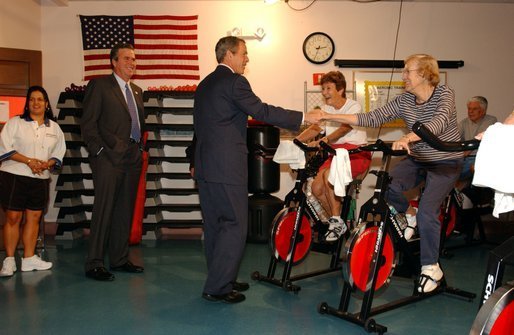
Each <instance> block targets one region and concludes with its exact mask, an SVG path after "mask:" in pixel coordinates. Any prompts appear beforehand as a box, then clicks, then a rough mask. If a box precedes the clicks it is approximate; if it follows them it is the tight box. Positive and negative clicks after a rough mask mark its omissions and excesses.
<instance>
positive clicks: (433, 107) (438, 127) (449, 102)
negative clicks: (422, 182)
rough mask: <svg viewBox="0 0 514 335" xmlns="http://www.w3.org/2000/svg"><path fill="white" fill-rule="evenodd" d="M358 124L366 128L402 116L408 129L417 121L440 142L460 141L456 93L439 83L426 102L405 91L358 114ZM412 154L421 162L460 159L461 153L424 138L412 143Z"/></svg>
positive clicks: (377, 125)
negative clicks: (440, 149) (417, 100)
mask: <svg viewBox="0 0 514 335" xmlns="http://www.w3.org/2000/svg"><path fill="white" fill-rule="evenodd" d="M357 118H358V124H359V126H363V127H379V126H380V125H382V124H383V123H386V122H389V121H392V120H395V119H402V120H403V121H404V122H405V124H406V125H407V127H408V129H412V126H413V125H414V123H415V122H416V121H419V122H421V123H422V124H424V125H425V126H426V127H427V128H428V129H429V130H430V131H431V132H432V133H434V135H435V136H437V137H438V138H439V139H440V140H441V141H451V142H455V141H460V140H461V139H460V134H459V130H458V127H457V110H456V108H455V93H454V92H453V90H452V89H451V88H449V87H448V86H445V85H440V86H437V87H436V88H435V89H434V92H433V93H432V96H431V97H430V98H429V99H428V100H427V101H426V102H424V103H422V104H417V103H416V96H415V95H414V94H412V93H409V92H405V93H403V94H402V95H400V96H398V97H396V98H395V99H393V100H392V101H391V102H389V103H388V104H386V105H385V106H383V107H380V108H377V109H375V110H374V111H371V112H369V113H361V114H357ZM410 150H411V156H412V157H413V158H414V159H415V160H417V161H420V162H431V161H439V160H444V159H458V158H462V157H463V153H462V152H443V151H438V150H436V149H434V148H432V147H431V146H429V145H428V144H427V143H426V142H424V141H418V142H416V143H412V144H411V147H410Z"/></svg>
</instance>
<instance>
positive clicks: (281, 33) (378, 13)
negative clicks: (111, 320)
mask: <svg viewBox="0 0 514 335" xmlns="http://www.w3.org/2000/svg"><path fill="white" fill-rule="evenodd" d="M0 1H2V2H3V3H5V2H7V1H8V0H0ZM9 2H10V3H11V1H9ZM12 3H14V2H12ZM29 3H31V1H29V0H23V1H17V2H16V5H14V4H11V5H10V6H9V7H6V6H2V14H0V22H1V23H0V24H1V26H0V27H2V30H1V32H0V44H3V42H4V40H5V41H8V42H10V43H11V45H9V46H10V47H20V48H29V47H28V45H29V42H30V45H32V44H34V45H36V44H37V38H36V37H31V35H33V34H34V29H31V30H30V31H26V30H24V29H22V28H23V27H25V26H29V27H31V26H32V25H33V22H37V19H36V20H35V21H34V20H33V19H32V13H31V12H30V11H28V9H30V8H29V7H30V5H29ZM291 3H292V5H293V6H296V7H298V6H300V5H301V4H304V3H307V2H305V1H295V2H291ZM18 4H20V5H18ZM13 6H22V8H21V7H20V8H18V9H16V10H13V9H12V7H13ZM41 6H42V7H41V8H42V17H41V43H40V44H41V49H42V51H43V80H44V85H45V87H46V89H47V90H48V91H49V94H50V98H51V100H52V102H53V104H54V106H55V103H56V102H57V98H58V95H59V92H61V91H62V90H63V89H64V88H65V87H66V86H69V85H70V84H71V83H72V82H73V83H75V84H82V81H81V78H82V51H81V35H80V22H79V18H78V15H79V14H83V15H95V14H106V15H131V14H148V15H156V14H171V15H193V14H198V15H199V49H200V50H199V53H200V75H201V77H202V78H203V77H205V76H206V75H207V74H208V73H209V72H210V71H212V69H213V68H214V67H215V65H216V64H215V57H214V45H215V43H216V41H217V40H218V39H219V38H220V37H222V36H224V35H226V33H227V31H229V30H231V29H232V28H234V27H241V28H242V29H243V33H244V34H245V35H246V34H251V33H253V32H254V31H255V29H256V28H257V27H263V28H264V30H265V31H266V37H265V39H264V40H263V41H262V42H257V41H249V42H248V43H247V46H248V49H249V57H250V63H249V65H248V67H247V71H248V73H247V77H248V78H249V81H250V83H251V84H252V87H253V89H254V91H255V92H256V93H257V94H258V95H259V96H260V97H261V98H262V99H263V100H264V101H266V102H269V103H272V104H277V105H281V106H284V107H288V108H294V109H299V110H302V109H303V83H304V81H307V82H308V85H309V87H312V79H311V78H312V73H316V72H326V71H329V70H333V69H335V67H334V65H333V63H332V62H329V63H327V64H325V65H313V64H310V63H309V62H307V61H306V60H305V59H304V57H303V54H302V51H301V47H302V43H303V40H304V38H305V37H306V36H307V35H308V34H309V33H311V32H314V31H323V32H326V33H328V34H329V35H330V36H332V38H333V39H334V41H335V43H336V53H335V57H334V59H392V57H393V52H394V42H395V34H396V29H397V22H398V11H399V8H400V3H399V2H373V3H357V2H350V1H318V2H316V3H315V4H314V5H313V6H312V7H310V8H309V9H307V10H305V11H301V12H297V11H293V10H291V9H290V8H289V7H288V6H287V5H286V4H285V3H284V2H280V3H277V4H275V5H266V4H264V3H263V1H126V2H113V1H98V2H91V1H88V2H86V1H70V2H69V6H67V7H59V6H57V5H55V3H54V2H53V1H50V0H41ZM5 8H7V11H9V12H8V14H4V10H5ZM36 12H37V11H36ZM9 13H12V15H11V14H9ZM7 16H9V20H10V21H9V22H10V23H11V24H12V28H11V26H7V28H9V34H8V35H9V37H10V38H6V37H4V35H6V32H5V30H4V29H5V27H6V26H5V23H4V20H5V19H6V18H7ZM10 16H13V17H14V18H12V19H11V18H10ZM36 17H37V13H36ZM29 18H30V21H29ZM20 22H21V23H22V24H20ZM33 38H34V39H35V41H31V40H32V39H33ZM16 40H18V41H19V43H18V44H16V43H13V41H16ZM513 41H514V5H513V4H502V3H496V4H477V3H461V2H457V3H455V2H453V3H440V2H426V3H420V2H416V3H412V2H408V3H404V4H403V13H402V20H401V28H400V34H399V39H398V48H397V53H396V55H397V56H396V58H397V59H403V58H404V57H406V56H408V55H410V54H412V53H419V52H423V53H429V54H432V55H434V56H435V57H436V58H438V59H440V60H464V62H465V66H464V67H462V68H460V69H450V70H448V83H449V85H450V86H451V87H453V88H454V89H455V92H456V99H457V108H458V113H459V119H461V118H464V117H465V116H466V106H465V105H466V100H467V99H468V98H469V97H470V96H473V95H484V96H486V97H487V98H488V99H489V102H490V107H489V113H490V114H493V115H496V116H497V117H498V118H499V119H503V118H505V117H506V115H507V114H508V113H510V112H511V111H512V109H513V102H514V99H513V93H514V82H513V79H514V66H513V60H514V43H513ZM342 71H343V73H344V74H345V76H346V77H347V79H348V81H351V78H352V70H347V69H343V70H342ZM192 83H194V82H191V81H171V80H168V81H158V82H156V81H140V82H138V84H139V85H140V86H142V87H143V88H146V87H148V86H154V85H157V84H158V85H162V84H165V85H174V86H175V85H184V84H192ZM351 86H352V85H351V84H350V87H349V89H351ZM393 136H396V135H393ZM372 182H374V180H373V181H372ZM289 183H290V180H288V179H285V180H284V181H283V182H282V184H283V185H282V190H281V192H279V195H280V196H281V195H282V194H283V193H285V192H286V191H288V188H289V187H290V184H289ZM284 184H285V185H284ZM49 219H52V218H49Z"/></svg>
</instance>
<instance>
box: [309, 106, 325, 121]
mask: <svg viewBox="0 0 514 335" xmlns="http://www.w3.org/2000/svg"><path fill="white" fill-rule="evenodd" d="M325 114H326V113H325V112H324V111H323V110H321V109H319V108H316V109H313V110H310V111H308V112H307V113H305V118H304V121H305V122H306V123H308V124H319V123H320V122H322V121H324V119H323V118H324V117H325Z"/></svg>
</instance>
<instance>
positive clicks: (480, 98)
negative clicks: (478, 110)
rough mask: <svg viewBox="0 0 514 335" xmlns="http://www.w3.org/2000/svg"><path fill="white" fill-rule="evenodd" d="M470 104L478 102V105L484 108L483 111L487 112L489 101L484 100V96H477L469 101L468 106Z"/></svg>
mask: <svg viewBox="0 0 514 335" xmlns="http://www.w3.org/2000/svg"><path fill="white" fill-rule="evenodd" d="M470 102H478V104H479V105H480V107H482V109H483V110H484V111H487V99H486V98H484V97H483V96H480V95H477V96H474V97H473V98H471V99H469V100H468V104H469V103H470Z"/></svg>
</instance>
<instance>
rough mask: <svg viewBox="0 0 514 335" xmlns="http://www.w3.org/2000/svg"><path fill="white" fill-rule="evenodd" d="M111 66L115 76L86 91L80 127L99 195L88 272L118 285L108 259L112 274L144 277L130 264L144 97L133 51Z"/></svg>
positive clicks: (123, 47)
mask: <svg viewBox="0 0 514 335" xmlns="http://www.w3.org/2000/svg"><path fill="white" fill-rule="evenodd" d="M110 61H111V67H112V69H113V74H111V75H108V76H105V77H101V78H97V79H93V80H91V81H90V82H89V84H88V85H87V88H86V94H85V97H84V102H83V114H82V118H81V121H80V128H81V132H82V138H83V139H84V142H85V143H86V145H87V150H88V152H89V163H90V165H91V170H92V172H93V185H94V189H95V200H94V204H93V215H92V218H91V232H90V236H89V249H88V255H87V259H86V264H85V272H86V277H88V278H92V279H95V280H100V281H111V280H114V275H113V274H112V273H110V272H109V271H107V269H106V268H105V266H104V257H105V254H106V253H108V255H109V264H110V269H111V270H112V271H122V272H130V273H141V272H143V268H142V267H141V266H138V265H134V264H133V263H132V262H131V261H130V260H129V259H128V255H129V236H130V228H131V224H132V214H133V210H134V204H135V200H136V194H137V187H138V182H139V175H140V173H141V164H142V146H141V134H142V133H143V131H144V126H145V121H144V119H145V115H144V106H143V92H142V90H141V88H140V87H138V86H136V85H135V84H133V83H132V82H130V78H132V76H133V74H134V72H135V70H136V56H135V53H134V47H133V46H132V45H130V44H125V43H123V44H118V45H116V46H114V47H113V49H112V50H111V54H110Z"/></svg>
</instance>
